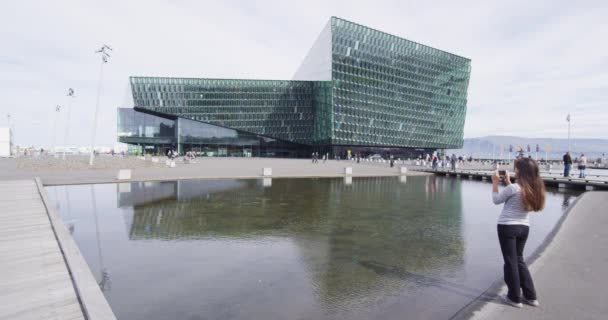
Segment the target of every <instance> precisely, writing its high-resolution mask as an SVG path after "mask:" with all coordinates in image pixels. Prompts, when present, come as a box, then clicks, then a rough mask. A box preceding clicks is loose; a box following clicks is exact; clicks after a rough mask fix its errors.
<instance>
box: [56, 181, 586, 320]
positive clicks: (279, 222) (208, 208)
mask: <svg viewBox="0 0 608 320" xmlns="http://www.w3.org/2000/svg"><path fill="white" fill-rule="evenodd" d="M47 192H48V194H49V196H50V197H51V198H52V201H54V203H55V205H56V206H57V208H58V209H59V212H60V214H61V216H62V219H63V221H64V222H65V224H66V225H67V226H68V229H69V230H70V232H71V233H72V235H73V237H74V239H75V240H76V243H77V244H78V246H79V248H80V251H81V252H82V254H83V255H84V257H85V259H86V261H87V263H88V264H89V266H90V268H91V270H92V272H93V274H94V275H95V277H96V279H97V281H98V283H99V285H100V287H101V289H102V290H103V292H104V294H105V296H106V298H107V299H108V302H109V303H110V305H111V307H112V309H113V310H114V312H115V314H116V315H117V317H118V318H119V319H147V320H150V319H397V318H399V319H404V318H412V319H415V318H425V319H446V318H449V317H450V316H451V315H453V314H454V313H455V312H457V311H458V310H459V309H460V308H462V307H463V306H464V305H466V304H467V303H469V302H470V301H471V300H473V299H474V298H475V297H477V296H479V295H480V294H481V293H482V292H483V291H485V290H486V289H487V288H488V286H489V285H490V284H491V283H492V282H493V281H494V280H496V279H498V278H499V277H501V275H502V258H501V256H500V249H499V246H498V240H497V236H496V219H497V218H498V214H499V213H500V210H501V206H495V205H494V204H492V202H491V184H490V183H485V182H479V181H468V180H458V179H455V178H443V177H435V176H422V177H407V178H406V177H383V178H350V179H348V178H344V179H343V178H324V179H272V180H270V179H264V180H263V179H260V180H186V181H167V182H141V183H140V182H136V183H121V184H99V185H78V186H58V187H47ZM578 194H579V193H578V192H577V191H564V192H562V191H559V192H558V191H557V190H551V189H550V190H548V192H547V205H546V208H545V210H544V211H543V212H540V213H535V214H533V215H532V217H531V220H532V221H531V224H532V226H531V235H530V238H529V240H528V245H527V246H526V254H531V253H532V252H533V250H534V249H535V248H536V247H538V245H539V244H540V243H541V242H542V241H543V239H544V238H545V236H546V235H547V234H548V233H549V232H550V231H551V229H552V228H553V227H554V226H555V224H556V222H557V221H558V220H559V219H560V217H561V216H562V213H563V212H564V210H565V208H566V207H567V206H568V205H569V204H570V203H571V201H572V200H574V199H575V197H576V196H577V195H578ZM539 295H540V296H541V297H542V292H540V293H539Z"/></svg>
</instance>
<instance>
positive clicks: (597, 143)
mask: <svg viewBox="0 0 608 320" xmlns="http://www.w3.org/2000/svg"><path fill="white" fill-rule="evenodd" d="M510 145H511V146H513V152H512V153H511V158H513V157H514V156H515V153H516V152H517V150H519V146H521V147H522V148H523V150H524V153H525V154H526V155H528V154H531V155H532V156H533V157H535V156H536V145H538V147H539V150H540V151H539V152H538V158H539V159H540V158H543V159H544V158H545V150H547V151H548V152H547V156H548V158H549V159H561V157H562V156H563V154H564V153H565V152H566V150H568V139H554V138H524V137H512V136H487V137H480V138H469V139H464V145H463V148H462V149H457V150H447V153H448V154H451V153H456V154H457V155H465V156H467V157H468V156H473V157H475V158H487V159H491V158H494V157H495V158H499V157H500V150H501V146H502V148H503V149H502V150H503V151H502V157H503V158H504V159H507V158H508V153H509V146H510ZM528 145H529V146H530V153H528V151H527V149H528ZM570 145H571V147H570V151H571V153H572V155H573V157H578V156H580V154H581V153H584V154H585V155H586V156H587V158H588V159H596V158H601V157H602V154H603V153H604V154H605V156H608V139H571V140H570Z"/></svg>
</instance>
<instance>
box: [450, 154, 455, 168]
mask: <svg viewBox="0 0 608 320" xmlns="http://www.w3.org/2000/svg"><path fill="white" fill-rule="evenodd" d="M450 163H451V165H452V171H454V172H456V155H455V154H453V153H452V159H450Z"/></svg>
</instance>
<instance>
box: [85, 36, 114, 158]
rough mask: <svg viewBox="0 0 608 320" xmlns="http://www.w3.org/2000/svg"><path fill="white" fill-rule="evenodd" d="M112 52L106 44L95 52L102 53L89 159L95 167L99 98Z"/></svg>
mask: <svg viewBox="0 0 608 320" xmlns="http://www.w3.org/2000/svg"><path fill="white" fill-rule="evenodd" d="M110 51H112V48H110V47H109V46H108V45H105V44H104V45H103V46H102V47H101V49H99V50H97V51H95V53H101V67H100V68H99V83H98V85H97V100H96V102H95V118H93V136H92V137H91V157H90V158H89V166H93V159H94V158H95V131H96V130H97V113H98V112H99V96H100V95H101V80H102V79H103V65H104V64H105V63H107V62H108V58H109V57H110V53H109V52H110Z"/></svg>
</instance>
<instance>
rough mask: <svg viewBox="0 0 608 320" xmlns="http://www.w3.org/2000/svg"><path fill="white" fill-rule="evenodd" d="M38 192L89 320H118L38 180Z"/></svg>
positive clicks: (37, 179)
mask: <svg viewBox="0 0 608 320" xmlns="http://www.w3.org/2000/svg"><path fill="white" fill-rule="evenodd" d="M36 185H37V186H38V192H39V193H40V197H41V198H42V202H43V203H44V206H45V207H46V211H47V214H48V216H49V220H50V221H51V226H52V227H53V231H54V232H55V237H56V238H57V242H58V243H59V247H60V248H61V252H62V253H63V257H64V259H65V262H66V265H67V267H68V270H69V271H70V275H71V277H72V281H73V283H74V289H75V290H76V293H77V294H78V299H79V300H80V303H81V305H82V310H83V312H84V313H85V316H86V319H88V320H116V316H115V315H114V312H112V308H110V305H109V304H108V301H107V300H106V298H105V297H104V295H103V293H102V292H101V289H100V288H99V285H98V284H97V281H96V280H95V277H94V276H93V273H91V270H90V269H89V266H88V264H87V263H86V261H85V260H84V257H83V256H82V254H81V253H80V250H79V249H78V246H77V245H76V242H74V239H73V238H72V236H71V235H70V233H69V231H68V230H67V228H66V227H65V224H64V223H63V221H62V220H61V218H60V217H59V214H58V213H57V212H56V211H55V207H54V206H53V205H52V204H51V202H50V201H49V199H48V196H47V194H46V190H45V189H44V187H43V185H42V182H41V181H40V179H39V178H36Z"/></svg>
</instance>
